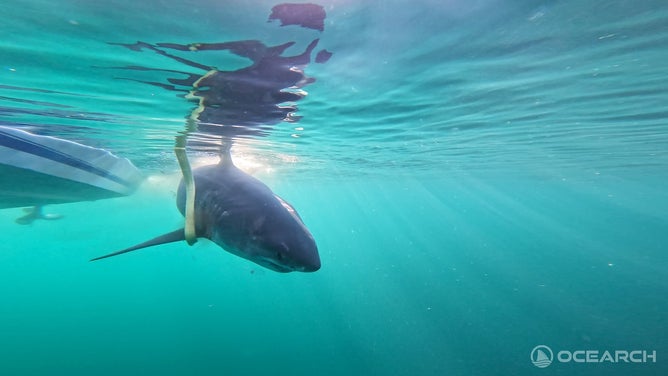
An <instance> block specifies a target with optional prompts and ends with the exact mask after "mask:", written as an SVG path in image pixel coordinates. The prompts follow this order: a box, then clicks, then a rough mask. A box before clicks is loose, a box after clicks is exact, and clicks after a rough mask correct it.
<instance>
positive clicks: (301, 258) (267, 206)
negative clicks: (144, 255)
mask: <svg viewBox="0 0 668 376" xmlns="http://www.w3.org/2000/svg"><path fill="white" fill-rule="evenodd" d="M193 178H194V183H195V187H196V191H195V192H196V193H195V199H194V201H195V206H194V209H195V210H194V218H195V234H196V236H197V238H206V239H209V240H211V241H212V242H214V243H215V244H217V245H218V246H220V247H221V248H223V249H224V250H226V251H228V252H230V253H232V254H234V255H236V256H239V257H242V258H245V259H247V260H249V261H252V262H254V263H256V264H258V265H261V266H263V267H265V268H267V269H270V270H273V271H276V272H281V273H288V272H315V271H317V270H319V269H320V266H321V263H320V256H319V253H318V247H317V245H316V242H315V240H314V238H313V235H312V234H311V232H310V231H309V230H308V228H307V227H306V225H305V224H304V222H303V221H302V218H301V217H300V216H299V214H298V213H297V211H296V210H295V208H294V207H293V206H292V205H290V204H289V203H288V202H287V201H285V200H284V199H282V198H281V197H279V196H278V195H276V194H275V193H274V192H273V191H272V190H271V189H270V188H269V187H268V186H267V185H265V184H264V183H263V182H261V181H260V180H258V179H256V178H254V177H253V176H251V175H249V174H247V173H245V172H243V171H242V170H240V169H239V168H237V167H236V166H235V165H234V163H233V161H232V158H231V155H230V153H229V150H228V151H227V152H223V153H221V156H220V162H219V163H217V164H212V165H207V166H202V167H198V168H195V169H193ZM184 185H185V184H184V181H183V179H182V180H181V182H180V184H179V188H178V191H177V196H176V205H177V207H178V209H179V211H180V212H181V214H182V215H184V216H185V214H184V213H185V206H186V197H185V196H186V189H185V186H184ZM184 240H186V238H185V232H184V228H181V229H178V230H175V231H172V232H168V233H166V234H163V235H160V236H157V237H155V238H153V239H150V240H148V241H145V242H143V243H140V244H137V245H134V246H131V247H129V248H126V249H123V250H120V251H117V252H113V253H110V254H107V255H104V256H100V257H96V258H93V259H91V260H90V261H96V260H101V259H105V258H108V257H112V256H118V255H121V254H124V253H128V252H132V251H136V250H139V249H143V248H148V247H153V246H157V245H161V244H167V243H173V242H179V241H184Z"/></svg>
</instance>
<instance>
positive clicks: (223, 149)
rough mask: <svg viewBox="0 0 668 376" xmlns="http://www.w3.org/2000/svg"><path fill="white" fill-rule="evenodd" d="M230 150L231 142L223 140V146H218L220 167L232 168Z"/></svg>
mask: <svg viewBox="0 0 668 376" xmlns="http://www.w3.org/2000/svg"><path fill="white" fill-rule="evenodd" d="M231 149H232V141H228V140H223V144H222V145H221V146H220V162H218V164H220V165H221V166H234V163H233V162H232V154H230V150H231Z"/></svg>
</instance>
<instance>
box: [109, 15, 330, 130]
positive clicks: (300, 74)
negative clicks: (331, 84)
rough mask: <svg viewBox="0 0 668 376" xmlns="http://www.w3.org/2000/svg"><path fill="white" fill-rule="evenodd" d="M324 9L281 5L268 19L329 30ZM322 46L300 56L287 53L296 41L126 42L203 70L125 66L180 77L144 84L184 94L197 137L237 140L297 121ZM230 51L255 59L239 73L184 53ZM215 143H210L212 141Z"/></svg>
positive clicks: (322, 57)
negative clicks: (270, 43)
mask: <svg viewBox="0 0 668 376" xmlns="http://www.w3.org/2000/svg"><path fill="white" fill-rule="evenodd" d="M324 18H325V11H324V9H323V8H322V7H321V6H319V5H315V4H281V5H277V6H276V7H274V8H273V11H272V14H271V15H270V17H269V20H270V21H271V20H274V19H276V20H281V22H282V26H284V25H299V26H302V27H305V28H311V29H315V30H319V31H322V30H324ZM318 43H319V39H318V38H316V39H314V40H313V41H312V42H311V43H309V44H308V45H307V46H306V47H305V48H304V50H303V52H301V53H298V54H296V55H288V56H286V55H285V51H286V50H287V49H288V48H290V47H292V46H294V45H295V42H292V41H290V42H286V43H283V44H280V45H275V46H268V45H266V44H264V43H263V42H261V41H258V40H241V41H229V42H220V43H190V44H178V43H156V44H151V43H147V42H137V43H133V44H121V43H114V44H117V45H121V46H124V47H126V48H128V49H131V50H133V51H143V50H150V51H153V52H155V53H157V54H159V55H162V56H164V57H167V58H169V59H172V60H175V61H177V62H179V63H181V64H183V65H185V66H187V67H190V68H195V69H197V70H200V71H203V72H202V73H191V72H186V71H178V70H165V69H160V68H152V67H144V66H126V67H122V69H127V70H138V71H155V72H164V73H170V74H178V75H179V76H180V77H168V78H166V81H165V82H161V81H142V80H136V79H135V81H140V82H144V83H147V84H151V85H155V86H158V87H162V88H164V89H167V90H173V91H177V92H182V93H183V96H184V97H185V98H187V99H188V100H191V101H193V102H196V104H197V106H196V107H195V108H194V109H193V111H192V112H191V113H190V114H189V115H188V117H189V118H190V119H192V120H194V123H195V124H196V125H197V130H196V132H197V133H198V135H197V136H198V138H199V139H201V138H204V139H207V138H209V137H210V138H212V139H214V140H215V139H216V138H220V137H224V138H234V137H238V136H261V135H266V134H267V132H268V131H269V130H271V129H272V127H273V126H274V125H276V124H278V123H280V122H283V121H285V122H296V121H298V120H299V119H300V116H297V115H296V114H295V112H296V111H297V104H296V103H297V102H298V101H299V100H300V99H302V98H303V97H304V96H305V95H306V92H304V91H303V90H302V88H303V87H304V86H306V85H308V84H310V83H312V82H314V81H315V79H314V78H312V77H308V76H306V75H305V74H304V68H305V67H306V66H307V65H308V64H309V63H310V62H311V60H312V55H313V54H314V50H315V49H316V47H317V45H318ZM206 51H228V52H230V53H232V54H234V55H237V56H240V57H244V58H247V59H249V60H250V62H251V64H250V65H248V66H246V67H243V68H241V69H238V70H233V71H224V70H219V69H217V68H216V67H214V66H209V65H205V64H201V63H199V62H197V61H195V60H194V59H186V58H184V57H183V55H184V54H183V53H186V54H188V53H195V52H198V53H201V52H206ZM331 56H332V53H331V52H329V51H326V50H319V51H318V52H317V54H316V56H315V62H316V63H325V62H327V61H328V60H329V59H330V58H331ZM209 141H210V140H209Z"/></svg>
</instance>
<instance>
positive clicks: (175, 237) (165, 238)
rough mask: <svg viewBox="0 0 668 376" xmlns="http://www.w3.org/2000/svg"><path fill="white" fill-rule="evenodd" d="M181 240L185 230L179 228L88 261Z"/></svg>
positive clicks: (183, 237)
mask: <svg viewBox="0 0 668 376" xmlns="http://www.w3.org/2000/svg"><path fill="white" fill-rule="evenodd" d="M183 240H186V238H185V232H184V230H183V229H182V228H181V229H178V230H176V231H172V232H168V233H166V234H163V235H160V236H158V237H155V238H153V239H151V240H149V241H145V242H143V243H140V244H137V245H133V246H132V247H130V248H126V249H124V250H121V251H118V252H114V253H110V254H108V255H104V256H100V257H96V258H94V259H91V260H90V261H95V260H100V259H103V258H107V257H112V256H118V255H122V254H123V253H128V252H132V251H136V250H138V249H142V248H147V247H153V246H154V245H160V244H167V243H173V242H179V241H183Z"/></svg>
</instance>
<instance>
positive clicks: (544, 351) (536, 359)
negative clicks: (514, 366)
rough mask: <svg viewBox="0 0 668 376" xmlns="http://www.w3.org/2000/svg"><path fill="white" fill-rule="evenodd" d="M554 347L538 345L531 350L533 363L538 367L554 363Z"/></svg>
mask: <svg viewBox="0 0 668 376" xmlns="http://www.w3.org/2000/svg"><path fill="white" fill-rule="evenodd" d="M553 358H554V354H552V349H550V348H549V347H547V346H545V345H538V346H536V347H534V348H533V350H531V363H533V365H534V366H536V367H538V368H545V367H547V366H549V365H550V364H552V359H553Z"/></svg>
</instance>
